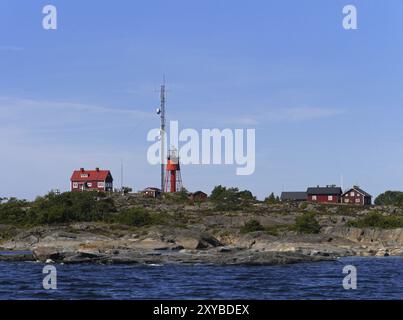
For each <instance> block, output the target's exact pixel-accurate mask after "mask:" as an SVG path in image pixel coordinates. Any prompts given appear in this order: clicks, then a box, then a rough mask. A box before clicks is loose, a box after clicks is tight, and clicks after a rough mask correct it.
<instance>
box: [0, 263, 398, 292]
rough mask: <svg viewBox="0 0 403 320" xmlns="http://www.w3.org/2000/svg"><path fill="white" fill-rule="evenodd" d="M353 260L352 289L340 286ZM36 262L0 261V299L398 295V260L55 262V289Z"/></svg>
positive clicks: (41, 266) (41, 265)
mask: <svg viewBox="0 0 403 320" xmlns="http://www.w3.org/2000/svg"><path fill="white" fill-rule="evenodd" d="M345 265H354V266H355V267H357V272H358V288H357V290H348V291H347V290H344V289H343V286H342V280H343V277H344V276H345V275H344V274H343V273H342V269H343V267H344V266H345ZM43 266H44V265H43V264H39V263H27V262H24V263H8V262H7V263H4V262H0V299H402V298H403V259H400V258H345V259H340V260H339V261H334V262H320V263H303V264H296V265H286V266H270V267H269V266H261V267H258V266H256V267H252V266H225V267H224V266H206V265H196V266H189V265H165V266H140V265H89V264H88V265H56V268H57V272H58V275H57V281H58V283H57V286H58V288H57V290H54V291H46V290H44V289H43V288H42V280H43V276H44V275H43V274H42V268H43Z"/></svg>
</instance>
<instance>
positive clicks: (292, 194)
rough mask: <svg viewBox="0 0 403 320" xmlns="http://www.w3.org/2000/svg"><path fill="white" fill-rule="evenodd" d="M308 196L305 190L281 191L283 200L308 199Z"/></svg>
mask: <svg viewBox="0 0 403 320" xmlns="http://www.w3.org/2000/svg"><path fill="white" fill-rule="evenodd" d="M307 197H308V195H307V193H306V192H304V191H285V192H282V193H281V200H282V201H287V200H306V199H307Z"/></svg>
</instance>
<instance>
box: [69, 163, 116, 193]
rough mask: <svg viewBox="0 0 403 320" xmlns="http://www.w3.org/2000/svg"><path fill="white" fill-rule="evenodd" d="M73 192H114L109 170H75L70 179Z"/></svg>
mask: <svg viewBox="0 0 403 320" xmlns="http://www.w3.org/2000/svg"><path fill="white" fill-rule="evenodd" d="M70 182H71V191H113V178H112V174H111V172H110V171H109V170H99V168H96V169H95V170H84V168H81V169H80V170H75V171H74V172H73V174H72V176H71V178H70Z"/></svg>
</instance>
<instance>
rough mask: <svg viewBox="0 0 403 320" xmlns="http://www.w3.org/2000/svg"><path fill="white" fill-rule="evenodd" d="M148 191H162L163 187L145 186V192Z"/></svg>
mask: <svg viewBox="0 0 403 320" xmlns="http://www.w3.org/2000/svg"><path fill="white" fill-rule="evenodd" d="M146 191H157V192H160V191H161V189H158V188H155V187H148V188H145V189H144V190H143V192H146Z"/></svg>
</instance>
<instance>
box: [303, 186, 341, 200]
mask: <svg viewBox="0 0 403 320" xmlns="http://www.w3.org/2000/svg"><path fill="white" fill-rule="evenodd" d="M342 193H343V192H342V190H341V188H339V187H336V186H334V185H331V186H326V187H319V186H317V187H316V188H308V190H307V200H308V201H310V202H320V203H340V202H341V195H342Z"/></svg>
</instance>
